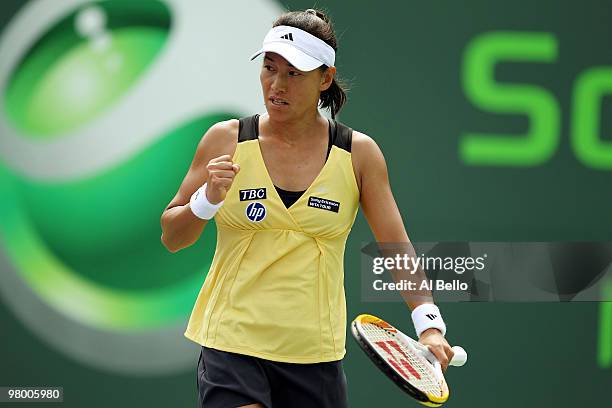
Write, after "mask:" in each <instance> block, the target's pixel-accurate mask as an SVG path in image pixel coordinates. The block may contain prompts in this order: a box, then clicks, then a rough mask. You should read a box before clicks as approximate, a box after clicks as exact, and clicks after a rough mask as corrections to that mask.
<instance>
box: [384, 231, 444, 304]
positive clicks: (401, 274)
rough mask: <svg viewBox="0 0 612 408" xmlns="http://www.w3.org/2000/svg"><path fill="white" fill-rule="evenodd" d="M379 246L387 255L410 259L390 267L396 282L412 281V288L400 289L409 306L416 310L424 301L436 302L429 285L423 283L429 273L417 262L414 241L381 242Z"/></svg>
mask: <svg viewBox="0 0 612 408" xmlns="http://www.w3.org/2000/svg"><path fill="white" fill-rule="evenodd" d="M379 248H380V249H381V252H382V254H383V256H385V257H392V258H394V259H396V257H398V256H399V257H400V259H402V260H405V259H407V260H408V261H409V262H406V263H404V262H400V264H399V265H396V266H398V267H394V268H389V272H390V273H391V276H392V277H393V280H394V281H395V282H397V283H399V282H411V289H410V290H402V291H400V295H401V296H402V298H403V299H404V302H406V304H407V305H408V307H409V308H410V309H411V310H414V309H415V308H416V307H417V306H420V305H422V304H423V303H434V301H433V296H432V294H431V291H430V290H429V287H428V285H423V283H424V282H426V281H427V275H426V274H425V271H424V270H423V267H422V265H421V263H420V262H417V254H416V252H415V250H414V247H413V245H412V243H411V242H410V241H407V240H406V242H397V243H392V244H385V243H382V244H379ZM415 265H416V267H415Z"/></svg>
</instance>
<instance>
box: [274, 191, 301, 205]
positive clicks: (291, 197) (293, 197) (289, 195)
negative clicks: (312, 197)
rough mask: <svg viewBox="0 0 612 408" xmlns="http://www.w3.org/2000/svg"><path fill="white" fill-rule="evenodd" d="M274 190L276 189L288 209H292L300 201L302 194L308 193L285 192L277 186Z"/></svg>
mask: <svg viewBox="0 0 612 408" xmlns="http://www.w3.org/2000/svg"><path fill="white" fill-rule="evenodd" d="M274 188H276V191H277V192H278V195H279V196H280V198H281V200H283V204H285V207H287V208H289V207H291V206H292V205H293V203H295V202H296V201H297V200H299V199H300V197H301V196H302V194H304V192H305V191H306V190H304V191H289V190H283V189H282V188H280V187H276V186H274Z"/></svg>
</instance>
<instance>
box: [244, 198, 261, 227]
mask: <svg viewBox="0 0 612 408" xmlns="http://www.w3.org/2000/svg"><path fill="white" fill-rule="evenodd" d="M246 216H247V218H248V219H249V220H251V221H253V222H260V221H261V220H263V219H264V218H266V207H265V206H264V205H263V204H262V203H260V202H258V201H256V202H254V203H251V204H249V205H248V206H247V208H246Z"/></svg>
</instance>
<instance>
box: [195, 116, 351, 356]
mask: <svg viewBox="0 0 612 408" xmlns="http://www.w3.org/2000/svg"><path fill="white" fill-rule="evenodd" d="M258 124H259V116H258V115H254V116H251V117H248V118H243V119H241V120H240V131H239V137H238V144H237V147H236V152H235V153H234V157H233V160H234V162H236V163H238V164H239V165H240V172H239V173H238V175H237V176H236V178H235V179H234V182H233V184H232V187H231V189H230V190H229V192H228V194H227V196H226V199H225V202H224V204H223V206H222V207H221V208H220V210H219V211H218V212H217V214H216V215H215V223H216V226H217V246H216V249H215V255H214V259H213V262H212V264H211V267H210V270H209V272H208V275H207V276H206V279H205V281H204V284H203V285H202V288H201V290H200V293H199V295H198V297H197V299H196V303H195V306H194V308H193V311H192V313H191V317H190V319H189V324H188V326H187V330H186V332H185V336H186V337H187V338H189V339H190V340H193V341H194V342H196V343H199V344H201V345H204V346H206V347H210V348H214V349H218V350H224V351H230V352H235V353H241V354H247V355H251V356H256V357H260V358H264V359H268V360H273V361H282V362H292V363H317V362H323V361H334V360H339V359H341V358H343V357H344V354H345V353H346V351H345V340H346V301H345V296H344V265H343V261H344V247H345V243H346V239H347V236H348V234H349V232H350V230H351V227H352V226H353V222H354V221H355V216H356V214H357V209H358V206H359V189H358V186H357V183H356V180H355V174H354V172H353V166H352V162H351V153H350V146H351V136H352V130H351V129H350V128H348V127H346V126H344V125H342V124H341V123H338V122H336V121H333V120H332V121H330V143H329V145H330V146H331V150H329V153H328V157H327V161H326V162H325V165H324V166H323V168H322V170H321V171H320V173H319V174H318V176H317V177H316V179H315V180H314V181H313V183H312V184H311V185H310V186H309V187H308V189H307V190H306V191H305V192H304V194H303V195H302V196H301V197H300V198H299V199H298V200H297V201H296V202H295V203H294V204H293V205H291V206H290V207H289V208H286V207H285V205H284V204H283V202H282V201H281V198H280V196H279V195H278V193H277V191H276V189H275V187H274V184H273V183H272V180H271V179H270V176H269V174H268V172H267V169H266V167H265V163H264V161H263V157H262V154H261V150H260V147H259V140H258V138H257V136H258Z"/></svg>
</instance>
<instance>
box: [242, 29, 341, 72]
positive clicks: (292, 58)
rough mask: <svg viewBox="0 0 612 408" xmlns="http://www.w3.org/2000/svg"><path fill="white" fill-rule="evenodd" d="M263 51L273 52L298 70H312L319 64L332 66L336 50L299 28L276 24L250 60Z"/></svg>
mask: <svg viewBox="0 0 612 408" xmlns="http://www.w3.org/2000/svg"><path fill="white" fill-rule="evenodd" d="M264 52H275V53H277V54H279V55H280V56H282V57H283V58H285V59H286V60H287V61H289V63H290V64H291V65H293V66H294V67H296V68H297V69H299V70H300V71H312V70H313V69H315V68H318V67H320V66H321V65H327V66H328V67H333V66H334V62H335V59H336V52H335V51H334V49H333V48H332V47H331V46H329V45H328V44H327V43H325V41H323V40H321V39H319V38H317V37H315V36H314V35H312V34H310V33H307V32H306V31H304V30H300V29H299V28H295V27H290V26H278V27H274V28H272V29H271V30H270V31H268V34H266V37H265V38H264V41H263V46H262V47H261V49H260V50H259V51H257V52H256V53H255V54H253V55H252V56H251V60H253V59H254V58H256V57H257V56H258V55H261V54H263V53H264Z"/></svg>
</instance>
